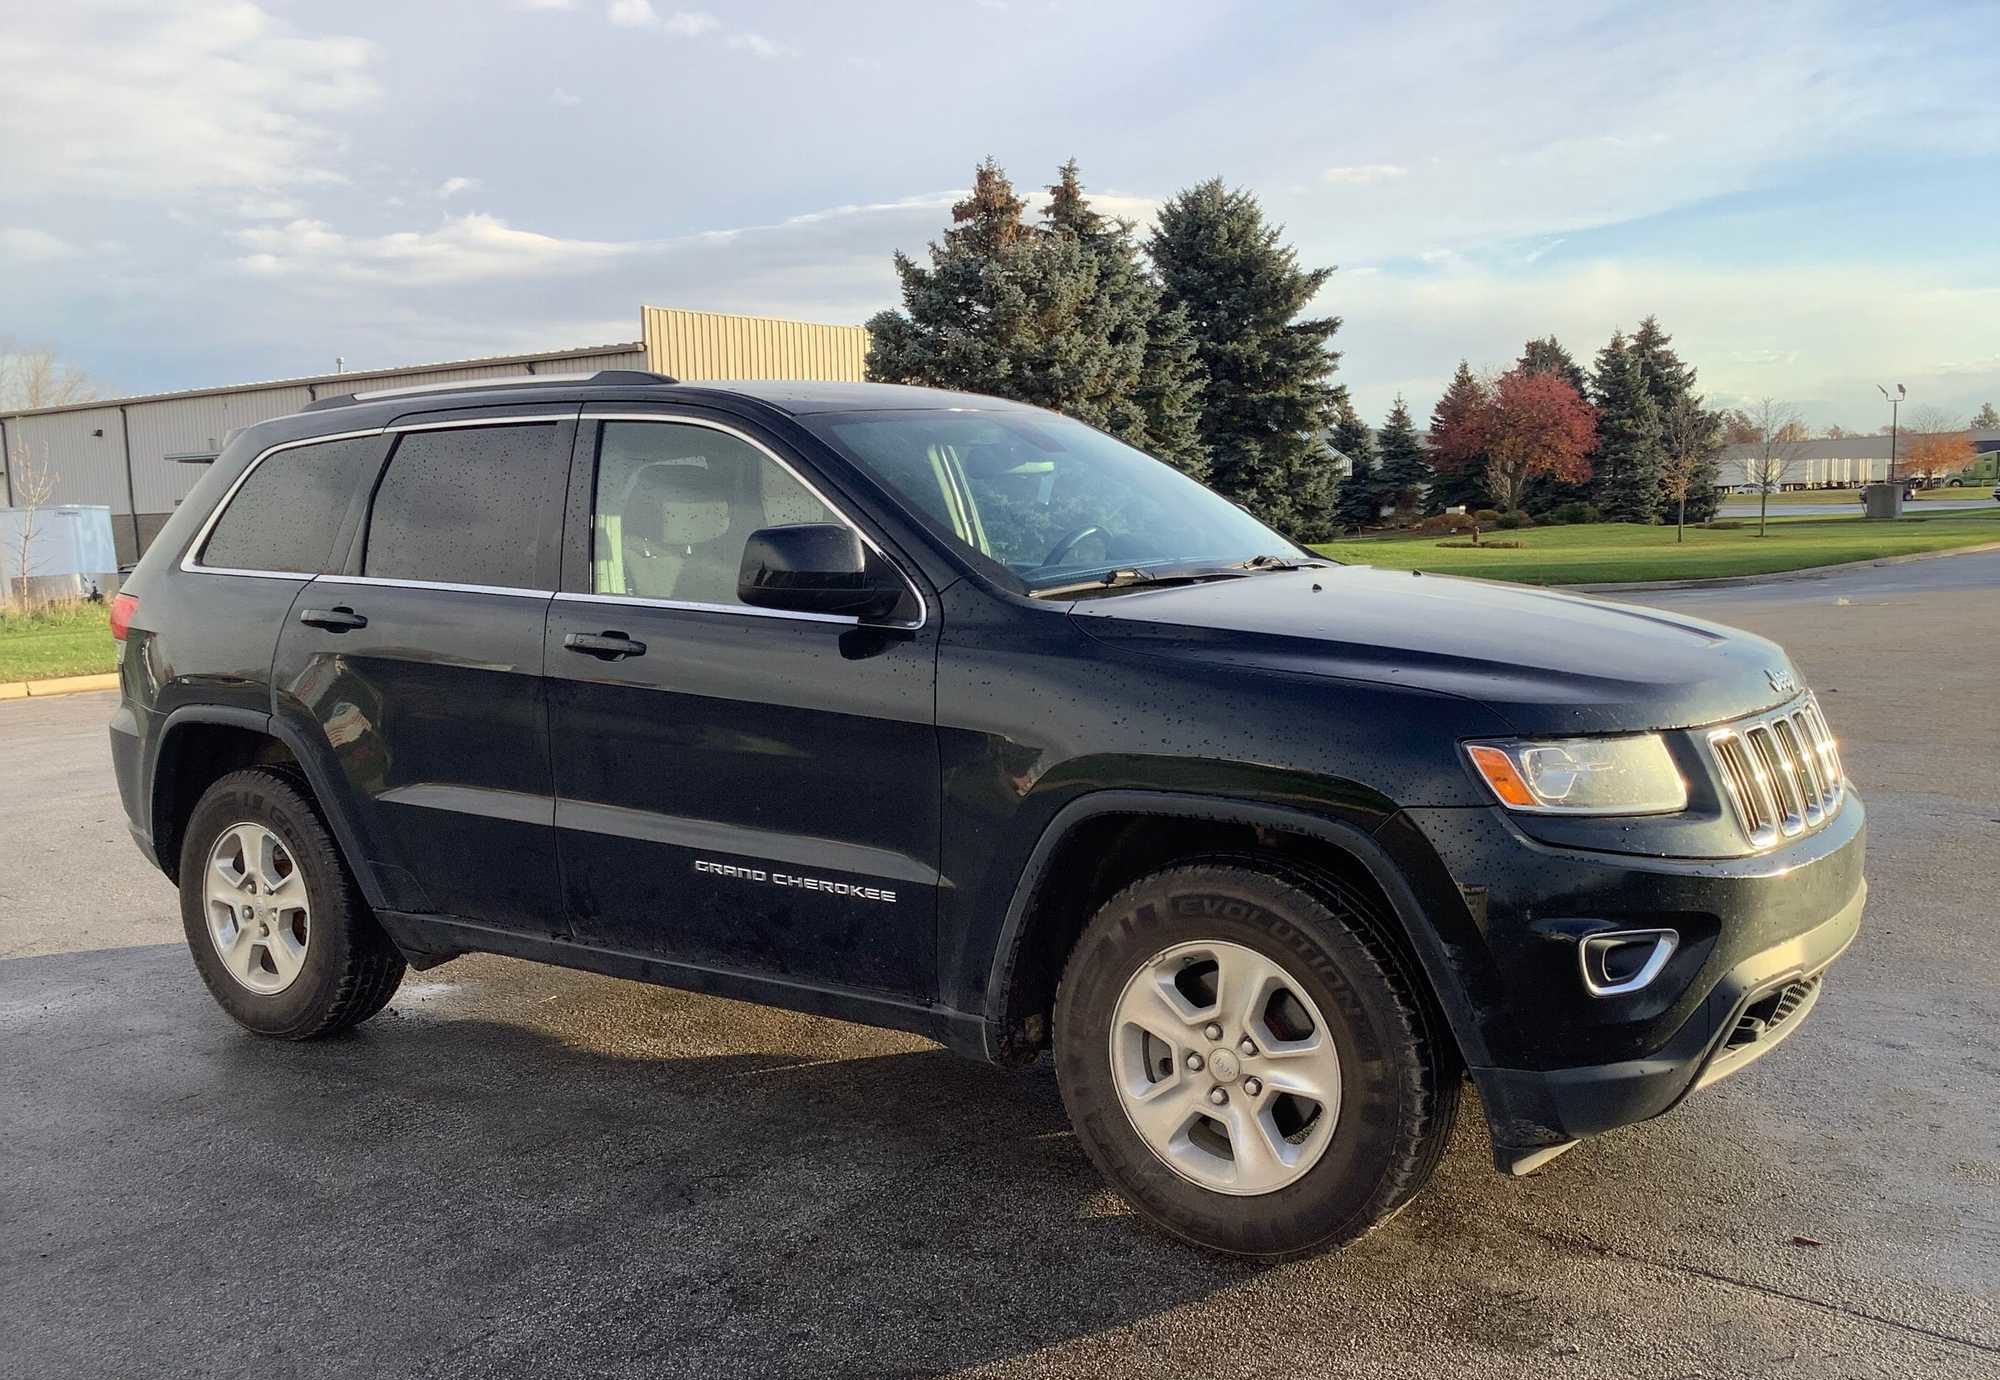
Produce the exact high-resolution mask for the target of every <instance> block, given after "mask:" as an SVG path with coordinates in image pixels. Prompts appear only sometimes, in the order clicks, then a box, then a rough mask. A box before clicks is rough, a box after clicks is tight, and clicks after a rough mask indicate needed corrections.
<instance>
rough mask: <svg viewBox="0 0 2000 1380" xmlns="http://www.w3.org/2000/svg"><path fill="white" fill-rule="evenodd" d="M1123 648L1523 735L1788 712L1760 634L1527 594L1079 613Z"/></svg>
mask: <svg viewBox="0 0 2000 1380" xmlns="http://www.w3.org/2000/svg"><path fill="white" fill-rule="evenodd" d="M1071 614H1072V616H1073V617H1074V619H1075V620H1076V623H1077V625H1078V626H1079V627H1080V628H1082V629H1083V631H1085V632H1086V633H1088V634H1089V635H1090V636H1091V637H1093V638H1096V639H1097V640H1099V641H1101V642H1105V643H1108V644H1111V645H1114V646H1123V647H1127V648H1129V649H1131V650H1134V651H1141V652H1147V653H1151V654H1155V655H1168V656H1185V657H1197V658H1201V659H1203V660H1207V661H1216V662H1224V663H1227V664H1231V665H1239V666H1243V667H1245V668H1251V667H1261V668H1266V669H1271V670H1282V671H1289V672H1295V673H1305V674H1311V675H1320V676H1333V677H1339V678H1342V679H1347V680H1359V681H1368V682H1372V683H1375V684H1388V685H1408V686H1412V687H1415V688H1419V689H1423V690H1429V691H1433V692H1437V693H1442V694H1450V695H1459V696H1464V697H1466V698H1469V699H1475V700H1479V701H1481V702H1483V703H1485V704H1486V705H1488V706H1490V707H1491V708H1492V709H1494V710H1495V711H1496V712H1497V713H1499V714H1500V715H1502V716H1503V717H1504V718H1505V719H1507V720H1508V722H1509V723H1510V724H1511V725H1512V726H1513V728H1514V729H1515V731H1517V732H1522V733H1604V732H1613V731H1618V730H1640V729H1649V728H1685V727H1693V726H1696V725H1701V724H1709V723H1716V722H1719V721H1721V720H1725V719H1733V718H1736V717H1738V716H1740V715H1743V714H1749V713H1752V712H1754V711H1756V710H1759V709H1764V708H1767V707H1768V706H1770V705H1773V704H1776V703H1778V702H1780V701H1781V700H1783V699H1785V698H1788V697H1789V696H1790V695H1791V694H1792V693H1793V692H1792V689H1791V685H1792V683H1793V682H1794V681H1796V679H1797V675H1796V672H1794V671H1793V670H1792V666H1791V662H1790V659H1789V658H1787V657H1786V655H1785V652H1784V649H1783V648H1781V647H1779V646H1778V645H1777V644H1775V643H1773V642H1769V641H1767V640H1765V639H1764V638H1761V637H1758V636H1756V635H1754V634H1752V633H1747V632H1743V631H1741V630H1739V629H1736V628H1730V627H1725V626H1723V625H1722V624H1719V623H1709V622H1705V621H1703V620H1701V619H1698V618H1684V617H1682V616H1680V615H1678V614H1672V613H1662V612H1660V611H1659V610H1657V609H1646V608H1636V607H1633V606H1631V605H1629V604H1615V603H1610V602H1607V601H1604V600H1599V599H1591V598H1586V597H1583V596H1580V595H1573V594H1557V593H1552V592H1550V591H1547V590H1540V589H1534V588H1530V587H1528V586H1524V585H1510V584H1498V583H1494V582H1492V581H1487V580H1467V579H1459V578H1456V577H1453V576H1447V575H1426V574H1417V573H1414V572H1411V571H1407V570H1401V571H1390V570H1380V569H1377V568H1375V567H1373V566H1365V565H1346V566H1326V567H1321V568H1316V569H1305V570H1296V571H1279V572H1272V573H1268V574H1263V575H1256V576H1251V577H1249V578H1247V579H1234V580H1219V581H1215V582H1213V583H1208V584H1199V585H1177V586H1171V587H1168V588H1164V589H1158V590H1148V589H1144V588H1140V589H1136V590H1132V591H1129V592H1125V593H1121V594H1118V595H1116V596H1109V597H1106V596H1097V597H1093V598H1090V599H1082V600H1078V601H1077V602H1076V604H1075V605H1073V606H1072V608H1071Z"/></svg>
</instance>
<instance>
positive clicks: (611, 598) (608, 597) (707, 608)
mask: <svg viewBox="0 0 2000 1380" xmlns="http://www.w3.org/2000/svg"><path fill="white" fill-rule="evenodd" d="M556 600H557V602H558V603H566V604H631V605H636V606H638V607H640V608H650V609H680V610H683V611H685V612H688V613H740V614H743V615H744V616H746V617H749V618H791V619H796V620H798V621H799V622H802V623H839V624H841V625H842V626H844V627H849V628H858V627H860V626H861V620H860V619H859V618H856V617H855V616H854V615H853V614H851V613H807V612H804V611H803V610H791V609H760V608H757V607H755V606H753V605H750V604H700V603H695V602H694V601H692V600H687V599H648V598H646V597H645V596H644V595H640V594H573V593H560V594H557V595H556ZM871 626H881V627H901V626H903V625H902V624H879V625H871ZM911 626H913V627H921V626H923V625H922V624H913V625H911Z"/></svg>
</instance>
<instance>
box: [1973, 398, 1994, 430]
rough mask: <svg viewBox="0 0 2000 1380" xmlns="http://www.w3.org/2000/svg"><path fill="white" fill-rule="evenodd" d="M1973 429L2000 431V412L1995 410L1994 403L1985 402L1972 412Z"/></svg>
mask: <svg viewBox="0 0 2000 1380" xmlns="http://www.w3.org/2000/svg"><path fill="white" fill-rule="evenodd" d="M1972 429H1973V430H1974V431H2000V412H1996V411H1995V410H1994V408H1993V404H1992V403H1987V404H1985V405H1984V406H1983V407H1981V408H1980V409H1979V410H1978V411H1977V412H1975V413H1973V414H1972Z"/></svg>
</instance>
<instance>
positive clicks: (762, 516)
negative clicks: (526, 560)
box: [591, 422, 840, 605]
mask: <svg viewBox="0 0 2000 1380" xmlns="http://www.w3.org/2000/svg"><path fill="white" fill-rule="evenodd" d="M592 507H593V508H594V510H595V520H594V523H593V526H592V534H591V535H592V547H591V588H592V589H593V590H594V591H595V592H597V593H599V594H632V595H638V596H640V597H642V598H646V599H668V600H673V601H674V602H676V603H683V604H725V605H726V604H736V603H739V602H741V601H740V600H738V599H737V597H736V576H737V571H738V569H739V568H740V567H741V566H742V564H743V547H744V544H745V543H746V542H747V541H748V540H749V539H750V534H751V533H752V532H754V531H756V530H757V529H758V528H760V527H776V526H780V525H783V524H786V523H794V522H838V521H839V520H840V519H839V518H838V517H837V516H835V515H834V513H833V512H831V511H830V510H829V509H828V508H827V506H826V505H825V504H824V503H821V502H820V501H819V500H818V499H817V498H814V497H813V496H812V494H811V492H810V491H809V490H807V489H806V487H805V486H804V485H803V484H801V483H799V481H798V480H796V479H794V478H793V477H792V475H791V473H790V472H789V471H787V470H786V469H785V468H784V467H783V466H782V465H778V464H775V463H773V462H772V460H771V458H770V457H769V456H767V455H765V454H764V453H763V452H762V451H760V450H758V449H757V448H756V447H755V446H753V445H751V444H749V443H748V442H747V441H743V440H739V439H738V438H737V437H734V436H731V435H730V434H728V433H727V432H723V431H715V430H711V429H710V428H708V427H701V426H686V425H681V424H679V423H673V422H607V423H605V425H604V431H603V439H602V440H601V441H600V442H599V444H598V452H597V496H596V499H595V501H594V502H593V504H592Z"/></svg>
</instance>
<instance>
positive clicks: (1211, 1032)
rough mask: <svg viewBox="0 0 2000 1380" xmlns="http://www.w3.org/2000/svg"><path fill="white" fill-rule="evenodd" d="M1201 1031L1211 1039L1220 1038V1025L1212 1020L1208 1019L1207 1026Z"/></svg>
mask: <svg viewBox="0 0 2000 1380" xmlns="http://www.w3.org/2000/svg"><path fill="white" fill-rule="evenodd" d="M1201 1033H1202V1034H1204V1035H1206V1036H1208V1038H1209V1039H1211V1040H1220V1039H1221V1038H1222V1027H1221V1026H1219V1025H1217V1024H1216V1023H1215V1022H1214V1021H1210V1022H1209V1023H1208V1028H1207V1029H1206V1030H1203V1031H1202V1032H1201Z"/></svg>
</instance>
